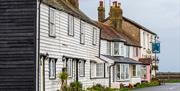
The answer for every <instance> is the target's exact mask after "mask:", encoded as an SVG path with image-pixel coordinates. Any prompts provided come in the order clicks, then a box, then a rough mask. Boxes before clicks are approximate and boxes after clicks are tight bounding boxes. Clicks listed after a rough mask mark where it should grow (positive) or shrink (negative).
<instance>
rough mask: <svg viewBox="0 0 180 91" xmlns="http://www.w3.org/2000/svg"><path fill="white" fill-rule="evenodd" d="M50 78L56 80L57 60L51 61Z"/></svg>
mask: <svg viewBox="0 0 180 91" xmlns="http://www.w3.org/2000/svg"><path fill="white" fill-rule="evenodd" d="M49 76H50V77H49V78H51V79H52V78H55V77H56V60H55V59H50V61H49Z"/></svg>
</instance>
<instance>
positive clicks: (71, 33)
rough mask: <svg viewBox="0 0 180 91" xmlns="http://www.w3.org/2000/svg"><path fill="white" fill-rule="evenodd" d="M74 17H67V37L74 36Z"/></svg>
mask: <svg viewBox="0 0 180 91" xmlns="http://www.w3.org/2000/svg"><path fill="white" fill-rule="evenodd" d="M74 28H75V26H74V16H72V15H68V35H69V36H72V37H73V36H74Z"/></svg>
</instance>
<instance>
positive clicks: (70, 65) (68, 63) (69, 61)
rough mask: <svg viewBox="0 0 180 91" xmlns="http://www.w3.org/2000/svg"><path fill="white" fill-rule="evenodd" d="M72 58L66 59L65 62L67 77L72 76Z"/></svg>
mask: <svg viewBox="0 0 180 91" xmlns="http://www.w3.org/2000/svg"><path fill="white" fill-rule="evenodd" d="M72 65H73V60H72V59H68V60H67V64H66V67H67V73H68V75H69V77H72V74H73V67H72Z"/></svg>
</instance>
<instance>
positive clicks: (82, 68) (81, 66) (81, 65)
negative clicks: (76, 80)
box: [79, 60, 85, 76]
mask: <svg viewBox="0 0 180 91" xmlns="http://www.w3.org/2000/svg"><path fill="white" fill-rule="evenodd" d="M79 75H80V76H85V61H84V60H80V63H79Z"/></svg>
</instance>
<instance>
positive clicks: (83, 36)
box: [80, 21, 85, 44]
mask: <svg viewBox="0 0 180 91" xmlns="http://www.w3.org/2000/svg"><path fill="white" fill-rule="evenodd" d="M80 43H81V44H84V43H85V22H83V21H81V24H80Z"/></svg>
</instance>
